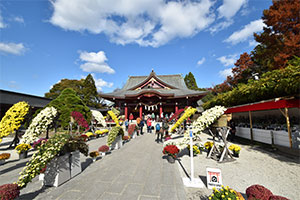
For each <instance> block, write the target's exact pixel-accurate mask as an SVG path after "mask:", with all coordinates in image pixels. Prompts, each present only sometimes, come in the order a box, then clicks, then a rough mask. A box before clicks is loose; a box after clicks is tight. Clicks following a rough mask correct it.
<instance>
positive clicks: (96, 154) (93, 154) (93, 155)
mask: <svg viewBox="0 0 300 200" xmlns="http://www.w3.org/2000/svg"><path fill="white" fill-rule="evenodd" d="M89 155H90V157H91V158H92V159H93V162H95V161H96V160H97V157H98V156H99V152H98V151H92V152H90V154H89Z"/></svg>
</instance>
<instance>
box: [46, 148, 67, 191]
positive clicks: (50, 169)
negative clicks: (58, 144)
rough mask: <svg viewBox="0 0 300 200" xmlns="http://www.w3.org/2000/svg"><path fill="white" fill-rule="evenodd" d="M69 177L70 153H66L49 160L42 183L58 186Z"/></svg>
mask: <svg viewBox="0 0 300 200" xmlns="http://www.w3.org/2000/svg"><path fill="white" fill-rule="evenodd" d="M70 178H71V173H70V154H69V153H67V154H65V155H63V156H59V157H56V158H54V159H53V160H51V162H50V163H49V164H47V169H46V171H45V177H44V185H46V186H55V187H58V186H60V185H61V184H63V183H65V182H66V181H68V180H69V179H70Z"/></svg>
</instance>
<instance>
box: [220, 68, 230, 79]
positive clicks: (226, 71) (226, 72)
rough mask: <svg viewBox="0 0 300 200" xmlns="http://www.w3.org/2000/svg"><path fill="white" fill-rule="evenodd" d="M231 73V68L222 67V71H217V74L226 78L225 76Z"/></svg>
mask: <svg viewBox="0 0 300 200" xmlns="http://www.w3.org/2000/svg"><path fill="white" fill-rule="evenodd" d="M230 75H232V69H231V68H229V69H224V70H222V71H219V76H221V77H222V78H226V77H227V76H230Z"/></svg>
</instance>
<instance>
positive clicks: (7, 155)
mask: <svg viewBox="0 0 300 200" xmlns="http://www.w3.org/2000/svg"><path fill="white" fill-rule="evenodd" d="M9 158H10V153H1V154H0V165H2V164H4V163H5V160H6V159H9Z"/></svg>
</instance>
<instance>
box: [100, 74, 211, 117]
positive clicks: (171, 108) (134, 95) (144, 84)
mask: <svg viewBox="0 0 300 200" xmlns="http://www.w3.org/2000/svg"><path fill="white" fill-rule="evenodd" d="M206 94H207V92H206V91H196V90H190V89H188V88H187V86H186V84H185V82H184V79H183V77H182V75H180V74H175V75H156V73H155V72H154V71H153V70H152V72H151V73H150V74H149V76H130V77H129V79H128V80H127V82H126V84H125V85H124V87H123V88H122V89H120V90H118V91H115V92H111V93H106V94H101V95H100V96H101V97H102V98H104V99H107V100H110V101H112V102H114V103H115V107H117V108H119V109H120V110H121V113H122V114H124V115H125V118H126V119H128V117H129V115H130V114H131V113H132V114H133V116H134V118H136V117H142V116H143V115H147V114H152V113H154V114H155V116H157V115H159V116H162V115H163V116H164V117H165V116H166V115H168V116H170V114H171V113H175V112H177V111H178V109H181V108H185V107H186V106H193V107H198V105H197V101H199V100H200V99H201V98H202V97H204V96H205V95H206Z"/></svg>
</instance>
